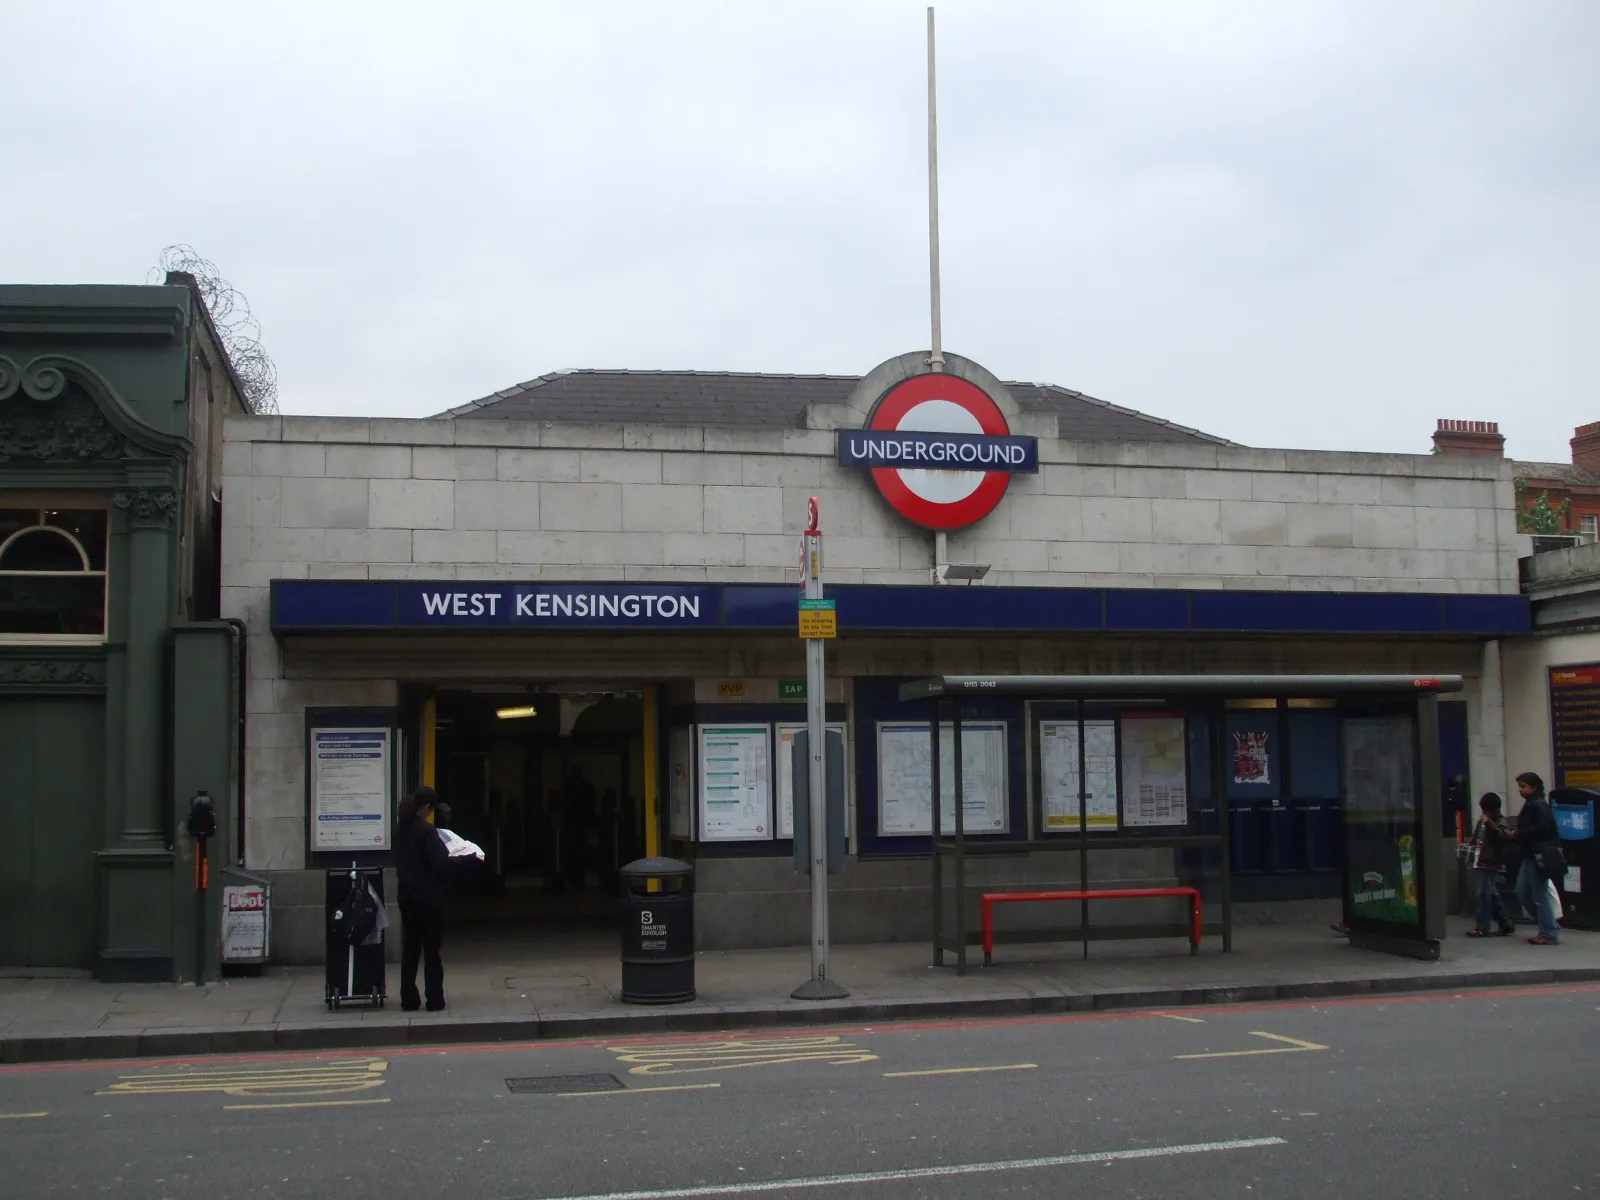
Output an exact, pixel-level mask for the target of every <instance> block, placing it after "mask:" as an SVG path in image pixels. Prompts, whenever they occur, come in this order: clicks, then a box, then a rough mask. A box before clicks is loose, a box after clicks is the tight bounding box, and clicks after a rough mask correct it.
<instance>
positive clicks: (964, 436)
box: [839, 374, 1039, 529]
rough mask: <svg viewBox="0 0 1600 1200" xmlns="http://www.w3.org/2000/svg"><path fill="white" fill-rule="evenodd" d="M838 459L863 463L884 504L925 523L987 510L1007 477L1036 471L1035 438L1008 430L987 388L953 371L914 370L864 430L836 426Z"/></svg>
mask: <svg viewBox="0 0 1600 1200" xmlns="http://www.w3.org/2000/svg"><path fill="white" fill-rule="evenodd" d="M839 464H840V465H841V466H845V467H864V468H867V469H869V470H871V472H872V481H873V482H874V483H875V484H876V485H877V487H878V491H879V492H880V493H881V494H882V495H883V498H884V499H885V500H887V501H888V502H889V506H890V507H891V508H893V509H894V510H895V512H897V513H899V514H900V515H901V516H902V517H904V518H906V520H908V521H911V522H913V523H915V524H917V525H921V526H923V527H924V528H926V529H962V528H965V527H966V526H968V525H972V524H974V523H976V522H978V521H981V520H982V519H983V518H984V517H986V516H988V515H989V514H990V513H991V512H993V511H994V507H995V505H997V504H999V503H1000V498H1001V497H1002V496H1004V495H1005V494H1006V488H1007V486H1009V484H1010V482H1011V476H1012V475H1013V474H1017V473H1029V474H1032V473H1036V472H1037V471H1038V470H1039V445H1038V441H1037V440H1036V439H1035V438H1031V437H1020V436H1013V435H1012V433H1011V427H1010V426H1009V425H1007V424H1006V418H1005V414H1004V413H1002V412H1001V411H1000V406H999V405H998V404H996V403H995V402H994V399H993V397H991V396H990V395H989V394H988V393H987V392H985V391H984V390H983V389H982V388H980V387H979V386H978V385H977V384H975V383H972V382H971V381H969V380H966V379H962V378H961V377H960V376H957V375H945V374H929V375H914V376H912V377H911V378H910V379H907V380H904V381H903V382H901V383H898V384H896V385H895V386H894V387H892V388H890V389H889V390H888V391H887V392H885V393H884V395H883V398H882V399H881V400H879V401H878V403H877V405H876V407H874V408H873V410H872V416H870V417H869V418H868V419H867V426H866V428H865V429H842V430H840V431H839Z"/></svg>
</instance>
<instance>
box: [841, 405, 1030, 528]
mask: <svg viewBox="0 0 1600 1200" xmlns="http://www.w3.org/2000/svg"><path fill="white" fill-rule="evenodd" d="M925 400H949V401H951V402H952V403H954V404H959V405H960V406H961V407H962V408H965V409H966V410H967V411H968V412H970V413H971V414H972V415H973V416H975V417H977V418H978V425H979V427H980V428H981V429H982V430H983V431H984V432H985V433H987V434H990V435H992V436H994V437H1005V436H1007V435H1008V434H1009V433H1010V432H1011V427H1010V426H1009V425H1007V424H1006V418H1005V414H1004V413H1002V412H1001V411H1000V406H999V405H998V404H996V403H995V402H994V400H993V398H991V397H990V395H989V393H988V392H986V391H984V390H983V389H982V388H980V387H979V386H978V385H977V384H975V383H970V382H968V381H967V380H965V379H962V378H961V377H959V376H957V375H933V374H929V375H914V376H912V377H911V378H910V379H907V380H906V381H905V382H903V383H897V384H895V386H894V387H892V388H890V389H889V390H888V391H887V392H885V393H884V394H883V399H881V400H879V401H878V403H877V406H876V407H875V408H874V409H873V410H872V416H870V417H869V418H867V428H868V429H870V430H872V431H874V432H876V433H893V432H894V431H895V429H896V428H897V427H898V424H899V421H900V418H901V417H903V416H905V415H906V413H908V412H910V411H911V409H912V408H914V407H915V406H916V405H918V404H921V403H922V402H923V401H925ZM872 481H873V482H874V483H875V484H877V485H878V491H879V492H880V493H882V495H883V498H884V499H885V500H887V501H888V502H889V506H890V507H891V508H893V509H894V510H895V512H897V513H899V514H900V515H901V516H902V517H904V518H905V519H906V520H908V521H913V522H915V523H916V524H918V525H921V526H922V527H923V528H925V529H964V528H965V527H966V526H968V525H972V524H975V523H977V522H978V521H981V520H983V518H984V517H986V516H988V515H989V514H990V513H991V512H993V511H994V506H995V505H997V504H999V503H1000V497H1002V496H1004V495H1005V494H1006V488H1008V487H1009V486H1010V485H1011V473H1010V472H1009V471H986V472H985V473H984V476H983V482H982V483H980V484H979V485H978V486H977V488H976V490H974V491H973V493H972V494H971V495H970V496H967V497H966V498H965V499H962V500H958V501H956V502H955V503H954V504H935V503H934V502H933V501H931V500H924V499H923V498H922V497H921V496H919V495H917V494H916V493H915V492H913V491H912V490H911V489H910V488H908V487H907V486H906V485H905V483H904V481H902V480H901V478H900V471H899V469H898V468H896V467H873V468H872Z"/></svg>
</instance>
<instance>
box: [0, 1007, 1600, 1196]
mask: <svg viewBox="0 0 1600 1200" xmlns="http://www.w3.org/2000/svg"><path fill="white" fill-rule="evenodd" d="M552 1076H564V1077H568V1078H564V1079H555V1080H552V1079H551V1078H550V1077H552ZM508 1080H530V1081H532V1082H531V1083H529V1084H526V1085H512V1086H515V1087H517V1088H518V1089H519V1090H515V1091H513V1090H512V1086H508V1082H507V1081H508ZM597 1087H598V1088H605V1089H607V1090H598V1091H597V1090H592V1089H594V1088H597ZM523 1088H533V1089H539V1090H534V1091H527V1090H521V1089H523ZM0 1195H4V1196H5V1197H7V1200H23V1198H32V1197H53V1196H92V1195H113V1196H116V1195H125V1196H138V1197H172V1198H174V1200H187V1198H189V1197H195V1198H201V1197H204V1198H205V1200H231V1198H234V1197H259V1196H273V1197H282V1198H290V1197H317V1198H319V1200H331V1198H335V1197H337V1198H340V1200H343V1198H347V1197H348V1198H356V1197H377V1196H382V1197H386V1198H394V1197H412V1196H416V1197H430V1198H432V1197H439V1198H445V1197H457V1196H459V1197H467V1198H470V1200H501V1198H505V1200H550V1198H556V1197H560V1198H567V1197H606V1198H608V1200H623V1198H624V1197H627V1198H630V1200H669V1198H674V1197H682V1198H685V1200H688V1198H690V1197H701V1196H705V1197H711V1196H744V1195H767V1196H772V1197H776V1198H778V1200H786V1198H789V1197H794V1198H797V1200H804V1198H806V1197H818V1198H821V1197H829V1198H840V1200H910V1198H911V1197H929V1198H932V1200H957V1198H960V1200H968V1198H973V1200H976V1198H979V1197H982V1198H984V1200H989V1198H991V1197H1041V1198H1043V1197H1050V1198H1052V1200H1055V1198H1059V1197H1062V1196H1067V1195H1093V1196H1097V1197H1098V1196H1108V1197H1109V1196H1147V1197H1184V1198H1188V1197H1209V1196H1230V1197H1241V1196H1265V1197H1276V1196H1293V1197H1296V1198H1301V1197H1321V1196H1327V1197H1337V1198H1338V1200H1350V1198H1351V1197H1360V1198H1361V1200H1381V1198H1385V1197H1405V1198H1407V1200H1417V1198H1420V1197H1432V1196H1445V1195H1449V1196H1487V1197H1497V1198H1508V1197H1520V1196H1538V1197H1541V1198H1549V1197H1553V1196H1583V1195H1600V985H1575V986H1565V987H1549V988H1533V989H1523V990H1516V991H1486V992H1468V993H1463V994H1459V995H1444V994H1438V995H1435V994H1425V995H1417V996H1411V997H1399V998H1396V997H1387V998H1382V999H1368V1000H1355V1001H1330V1002H1325V1003H1320V1004H1318V1003H1306V1004H1276V1005H1243V1006H1238V1007H1213V1008H1203V1009H1179V1010H1171V1011H1169V1012H1165V1013H1155V1012H1137V1013H1116V1014H1092V1015H1090V1014H1086V1015H1082V1016H1065V1017H1046V1018H1030V1019H1004V1020H992V1021H982V1020H976V1021H959V1022H957V1021H952V1022H938V1023H925V1024H900V1025H884V1026H877V1027H870V1028H850V1029H842V1028H816V1029H805V1030H765V1031H760V1032H756V1033H751V1034H748V1035H732V1036H730V1035H710V1036H704V1037H689V1038H674V1039H660V1040H655V1041H649V1040H638V1039H633V1040H617V1041H603V1042H566V1043H561V1042H549V1043H539V1044H532V1045H519V1046H463V1047H459V1048H449V1047H428V1048H408V1049H403V1050H389V1051H374V1052H372V1053H370V1054H351V1053H348V1052H345V1053H340V1054H336V1055H303V1054H300V1055H277V1056H267V1057H256V1058H209V1059H197V1060H188V1061H183V1062H178V1061H160V1062H154V1061H138V1062H127V1063H112V1064H106V1063H73V1064H50V1065H43V1066H21V1067H7V1068H0Z"/></svg>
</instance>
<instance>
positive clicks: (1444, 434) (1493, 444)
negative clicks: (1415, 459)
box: [1433, 417, 1600, 458]
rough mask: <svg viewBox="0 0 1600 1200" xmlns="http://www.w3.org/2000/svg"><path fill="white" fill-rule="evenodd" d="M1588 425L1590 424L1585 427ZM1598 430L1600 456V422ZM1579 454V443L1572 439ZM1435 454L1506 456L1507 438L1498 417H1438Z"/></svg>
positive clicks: (1596, 450)
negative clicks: (1486, 419) (1485, 418)
mask: <svg viewBox="0 0 1600 1200" xmlns="http://www.w3.org/2000/svg"><path fill="white" fill-rule="evenodd" d="M1586 428H1587V427H1586ZM1593 428H1594V430H1595V454H1596V457H1597V458H1600V424H1597V425H1595V426H1593ZM1572 448H1573V454H1574V455H1576V454H1577V449H1578V443H1577V440H1576V439H1574V440H1573V443H1572ZM1433 452H1434V453H1435V454H1456V455H1460V456H1461V457H1463V458H1504V457H1505V456H1506V439H1505V437H1504V436H1503V435H1502V434H1501V432H1500V422H1498V421H1451V420H1448V419H1446V418H1444V417H1441V418H1439V428H1438V429H1436V430H1434V431H1433Z"/></svg>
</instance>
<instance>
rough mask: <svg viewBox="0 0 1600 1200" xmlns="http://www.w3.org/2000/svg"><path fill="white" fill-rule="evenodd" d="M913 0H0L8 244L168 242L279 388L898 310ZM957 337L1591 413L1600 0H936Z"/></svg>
mask: <svg viewBox="0 0 1600 1200" xmlns="http://www.w3.org/2000/svg"><path fill="white" fill-rule="evenodd" d="M924 11H925V8H924V5H923V4H920V3H908V2H905V0H882V2H876V3H874V2H868V0H850V2H843V0H836V2H822V0H809V2H807V3H778V2H776V0H774V2H771V3H767V2H759V3H758V2H754V0H743V2H737V3H736V2H734V0H724V2H723V3H719V4H695V3H689V2H687V0H676V2H674V3H671V4H660V3H640V4H622V3H607V2H603V0H581V2H580V0H572V2H571V3H564V4H554V3H527V2H524V3H516V2H505V3H499V4H494V3H487V2H483V3H461V4H443V5H441V4H437V3H431V4H412V3H406V2H400V0H389V2H386V3H382V4H376V3H374V4H355V3H328V2H326V0H320V2H317V3H294V2H288V0H275V2H274V3H272V4H265V3H262V4H254V5H245V4H216V3H204V4H201V3H180V2H177V0H167V2H161V3H116V2H113V0H103V2H100V3H74V2H71V0H60V2H56V3H39V2H32V3H30V2H28V0H0V46H3V47H4V59H5V68H4V71H3V72H0V113H3V114H4V115H3V117H0V164H3V167H0V176H3V178H4V179H5V181H6V186H5V187H4V188H0V280H3V281H5V282H62V283H84V282H126V283H138V282H144V281H145V280H146V278H147V273H148V272H149V270H150V268H151V266H152V265H153V264H154V263H155V261H156V259H157V257H158V255H159V253H160V251H161V249H162V247H163V246H165V245H167V244H169V243H174V242H187V243H190V244H192V245H193V246H194V247H195V248H196V249H197V250H199V251H200V252H201V253H202V254H204V255H205V256H207V257H208V258H210V259H211V260H212V261H214V262H215V263H216V264H217V265H218V267H219V268H220V269H221V271H222V273H223V274H224V275H225V276H226V277H227V278H228V279H230V280H231V281H232V282H233V283H234V284H235V285H236V286H237V287H238V288H239V290H240V291H242V292H243V293H244V294H245V295H246V296H247V297H248V299H249V301H250V303H251V305H252V307H253V308H254V310H255V313H256V315H257V316H258V318H259V319H260V322H261V325H262V329H263V341H264V344H265V346H266V348H267V350H268V351H269V353H270V354H271V355H272V357H273V358H274V360H275V361H276V362H277V365H278V369H279V372H280V396H281V404H282V407H283V410H284V411H285V412H292V413H344V414H363V415H397V416H424V415H428V414H432V413H435V412H438V411H439V410H441V409H444V408H446V407H449V406H452V405H455V404H459V403H462V402H464V401H466V400H469V399H472V398H474V397H478V396H481V395H484V394H486V393H488V392H491V391H494V390H495V389H498V388H502V387H506V386H509V385H511V384H513V383H515V382H517V381H519V380H524V379H529V378H532V377H534V376H536V375H539V374H542V373H544V372H547V371H552V370H559V369H563V368H570V367H632V368H699V369H712V370H757V371H791V372H828V373H837V374H859V373H861V372H863V371H865V370H867V369H869V368H870V367H872V366H873V365H874V364H876V363H877V362H879V361H881V360H882V359H885V358H887V357H889V356H891V355H894V354H898V353H900V352H902V351H904V350H907V349H912V348H916V347H923V346H926V344H927V339H928V333H927V328H928V326H927V282H926V281H927V242H926V227H925V218H926V199H925V190H924V189H925V183H926V176H925V162H926V159H925V154H926V140H925V125H924V121H925V100H924V96H925V94H924V74H923V71H924V50H923V25H924ZM938 19H939V83H940V97H939V100H940V133H941V146H940V162H941V176H942V178H941V192H942V201H943V204H942V223H943V235H944V236H943V244H944V271H945V296H944V304H945V344H946V346H947V347H948V348H949V349H951V350H955V351H958V352H960V353H963V354H966V355H968V356H970V357H972V358H975V359H977V360H979V361H980V362H982V363H984V364H985V365H986V366H988V367H990V368H991V369H992V370H994V371H995V372H996V373H998V374H999V375H1001V376H1002V377H1003V378H1010V379H1025V380H1040V381H1049V382H1053V383H1059V384H1062V385H1065V386H1068V387H1073V388H1077V389H1079V390H1082V391H1085V392H1088V393H1090V394H1091V395H1094V396H1099V397H1101V398H1102V399H1105V400H1110V401H1112V402H1114V403H1117V404H1122V405H1127V406H1129V407H1133V408H1138V409H1142V410H1144V411H1147V412H1150V413H1154V414H1157V415H1159V416H1161V417H1165V418H1168V419H1170V420H1174V421H1179V422H1182V423H1185V424H1189V425H1194V426H1197V427H1199V428H1201V429H1205V430H1207V431H1209V432H1213V433H1217V434H1221V435H1224V436H1226V437H1230V438H1233V439H1236V440H1238V441H1241V442H1245V443H1247V444H1251V445H1257V446H1294V447H1311V448H1328V449H1367V450H1391V451H1425V450H1427V449H1428V447H1429V445H1430V434H1431V431H1432V429H1433V426H1434V421H1435V419H1436V418H1438V417H1464V418H1477V419H1487V420H1498V421H1499V422H1500V423H1501V428H1502V429H1503V430H1504V431H1505V432H1506V433H1507V436H1508V443H1509V445H1508V449H1509V451H1510V452H1511V453H1512V454H1513V455H1515V456H1516V457H1521V458H1542V459H1551V460H1556V461H1566V459H1567V457H1568V449H1567V439H1568V438H1569V437H1570V436H1571V433H1572V429H1573V427H1574V426H1575V425H1578V424H1582V423H1585V422H1588V421H1591V420H1600V387H1597V383H1600V336H1597V333H1596V329H1597V324H1600V271H1597V266H1600V233H1597V218H1600V68H1597V66H1596V64H1597V62H1600V3H1596V2H1595V0H1571V2H1567V3H1561V2H1558V0H1515V2H1512V0H1499V2H1496V3H1478V2H1474V0H1445V2H1433V3H1430V2H1426V0H1407V2H1406V3H1403V4H1396V3H1393V2H1392V0H1321V2H1299V0H1266V2H1262V3H1247V2H1244V0H1238V2H1230V0H1215V2H1211V3H1196V2H1194V0H1172V2H1170V3H1157V2H1156V0H1148V2H1144V0H1105V2H1094V0H1051V2H1037V3H1022V2H1020V0H1019V2H1009V3H1008V2H996V0H989V2H985V3H979V2H977V0H966V2H961V3H943V4H940V5H939V8H938Z"/></svg>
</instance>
